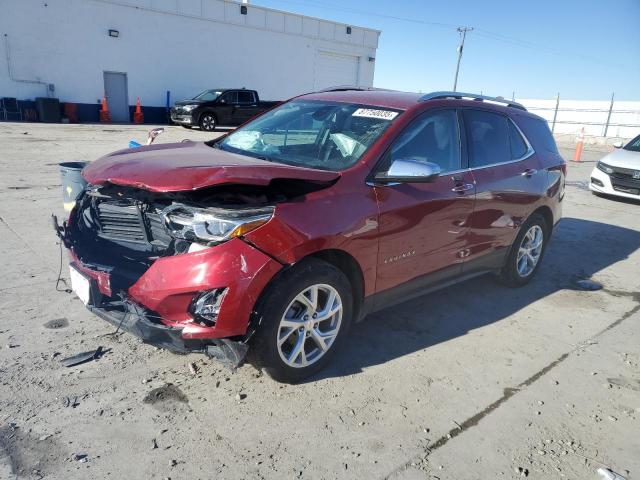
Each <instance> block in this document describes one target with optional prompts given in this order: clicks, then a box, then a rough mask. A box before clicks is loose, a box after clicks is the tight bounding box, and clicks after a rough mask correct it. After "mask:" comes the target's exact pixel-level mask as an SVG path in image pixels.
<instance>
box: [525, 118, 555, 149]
mask: <svg viewBox="0 0 640 480" xmlns="http://www.w3.org/2000/svg"><path fill="white" fill-rule="evenodd" d="M519 121H520V122H521V125H522V128H523V130H524V132H525V134H526V135H527V138H528V139H529V141H530V142H531V143H533V144H534V146H535V147H536V148H537V149H538V148H542V149H544V150H546V151H548V152H551V153H556V154H557V153H558V147H557V145H556V141H555V140H554V139H553V134H552V133H551V130H550V129H549V124H548V123H547V121H546V120H542V119H538V118H531V117H525V116H519Z"/></svg>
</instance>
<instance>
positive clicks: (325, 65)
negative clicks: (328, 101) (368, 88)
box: [315, 52, 359, 90]
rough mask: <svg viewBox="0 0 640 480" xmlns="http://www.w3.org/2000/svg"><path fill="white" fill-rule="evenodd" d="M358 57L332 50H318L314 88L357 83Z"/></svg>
mask: <svg viewBox="0 0 640 480" xmlns="http://www.w3.org/2000/svg"><path fill="white" fill-rule="evenodd" d="M358 67H359V58H358V57H355V56H353V55H344V54H341V53H334V52H318V57H317V59H316V78H315V89H316V90H321V89H323V88H327V87H334V86H336V85H358V83H359V82H358Z"/></svg>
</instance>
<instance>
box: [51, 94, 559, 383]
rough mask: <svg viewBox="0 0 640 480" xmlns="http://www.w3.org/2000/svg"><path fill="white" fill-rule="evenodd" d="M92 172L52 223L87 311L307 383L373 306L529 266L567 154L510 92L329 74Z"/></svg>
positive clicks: (188, 348)
mask: <svg viewBox="0 0 640 480" xmlns="http://www.w3.org/2000/svg"><path fill="white" fill-rule="evenodd" d="M82 175H83V177H84V179H85V180H86V182H87V186H86V189H85V190H84V191H83V192H82V194H81V195H80V196H79V197H78V199H77V202H76V205H75V208H74V209H73V211H72V212H71V214H70V216H69V219H68V220H67V221H66V222H65V223H64V224H63V225H62V226H60V227H56V229H57V231H58V234H59V236H60V237H61V238H62V240H63V243H64V245H65V246H66V247H67V248H68V250H69V254H70V258H71V264H70V270H71V281H72V287H73V290H74V291H75V292H76V294H77V295H78V297H79V298H80V299H81V300H82V301H83V302H84V303H85V304H86V306H87V307H88V309H89V310H90V311H92V312H93V313H95V314H96V315H98V316H99V317H101V318H103V319H104V320H107V321H108V322H110V323H111V324H113V325H115V326H116V327H118V328H119V329H121V330H125V331H128V332H131V333H133V334H135V335H138V336H139V337H141V338H142V340H143V341H145V342H147V343H150V344H153V345H156V346H160V347H164V348H167V349H170V350H172V351H176V352H202V353H206V354H208V355H209V356H211V357H214V358H217V359H219V360H221V361H222V362H224V363H226V364H227V365H230V366H232V367H233V366H237V365H238V364H239V363H240V362H241V361H242V360H243V358H244V357H245V355H246V354H247V351H248V350H249V353H250V354H251V355H250V356H249V357H248V358H250V359H252V361H253V362H255V364H256V365H258V366H260V367H262V368H264V369H265V370H266V372H268V374H269V375H271V376H272V377H273V378H274V379H276V380H278V381H283V382H296V381H299V380H301V379H303V378H305V377H307V376H309V375H311V374H313V373H314V372H317V371H318V370H320V369H321V368H322V367H323V366H325V365H326V364H327V362H328V361H329V360H330V359H331V357H332V356H333V355H334V354H335V352H336V350H337V349H339V348H340V344H341V343H343V342H344V340H345V337H347V335H348V333H349V329H350V327H351V326H352V324H353V323H355V322H357V321H359V320H361V319H362V318H364V317H365V316H366V315H367V314H369V313H371V312H373V311H376V310H380V309H382V308H385V307H388V306H390V305H392V304H394V303H397V302H401V301H404V300H407V299H409V298H412V297H416V296H419V295H424V294H426V293H428V292H431V291H433V290H435V289H438V288H442V287H445V286H448V285H451V284H452V283H454V282H459V281H462V280H465V279H469V278H471V277H475V276H477V275H482V274H487V273H492V274H495V275H496V276H498V277H499V278H500V279H502V281H503V282H504V283H506V284H507V285H511V286H520V285H524V284H526V283H527V282H528V281H529V280H531V278H532V277H533V276H534V275H535V274H536V271H537V269H538V268H539V267H540V262H541V260H542V257H543V255H544V252H545V248H546V246H547V244H548V242H549V239H550V236H551V232H552V230H553V228H554V225H555V224H556V222H558V220H559V218H560V216H561V205H562V199H563V196H564V182H565V175H566V165H565V162H564V160H563V159H562V158H561V156H560V155H559V153H558V150H557V148H556V144H555V142H554V140H553V137H552V135H551V132H550V131H549V128H548V126H547V123H546V121H545V120H544V119H542V118H540V117H538V116H536V115H533V114H531V113H529V112H527V111H526V109H525V108H524V107H523V106H522V105H520V104H518V103H515V102H510V101H505V100H504V99H502V98H490V97H484V96H480V95H472V94H463V93H453V92H435V93H431V94H426V95H423V94H414V93H402V92H392V91H382V90H363V89H360V90H359V89H347V88H340V89H339V88H336V89H330V90H326V91H323V92H318V93H312V94H308V95H303V96H300V97H297V98H294V99H292V100H290V101H288V102H286V103H284V104H282V105H280V106H278V107H277V108H274V109H272V110H270V111H269V112H266V113H265V114H262V115H261V116H259V117H257V118H255V119H254V120H252V121H250V122H248V123H246V124H245V125H243V126H242V127H240V128H238V129H237V130H235V131H233V132H231V133H229V134H227V135H225V136H223V137H221V138H218V139H216V140H213V141H209V142H204V143H202V142H192V141H184V142H182V143H175V144H164V145H151V146H146V147H142V148H138V149H128V150H121V151H118V152H115V153H112V154H109V155H107V156H105V157H103V158H101V159H99V160H97V161H95V162H92V163H90V164H89V165H88V166H86V167H85V168H84V170H83V172H82Z"/></svg>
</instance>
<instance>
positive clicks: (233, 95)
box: [222, 92, 238, 104]
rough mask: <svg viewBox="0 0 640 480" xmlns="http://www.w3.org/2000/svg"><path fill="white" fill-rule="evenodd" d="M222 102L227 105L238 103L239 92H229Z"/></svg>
mask: <svg viewBox="0 0 640 480" xmlns="http://www.w3.org/2000/svg"><path fill="white" fill-rule="evenodd" d="M222 100H224V101H225V102H226V103H230V104H234V103H238V92H227V93H225V94H224V95H223V96H222Z"/></svg>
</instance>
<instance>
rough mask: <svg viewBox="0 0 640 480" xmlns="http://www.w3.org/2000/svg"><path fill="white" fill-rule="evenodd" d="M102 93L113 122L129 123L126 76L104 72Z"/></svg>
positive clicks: (124, 74)
mask: <svg viewBox="0 0 640 480" xmlns="http://www.w3.org/2000/svg"><path fill="white" fill-rule="evenodd" d="M104 92H105V95H106V97H107V104H108V106H109V111H110V112H111V120H112V121H114V122H129V121H131V119H130V118H129V94H128V92H127V74H126V73H121V72H104Z"/></svg>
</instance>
